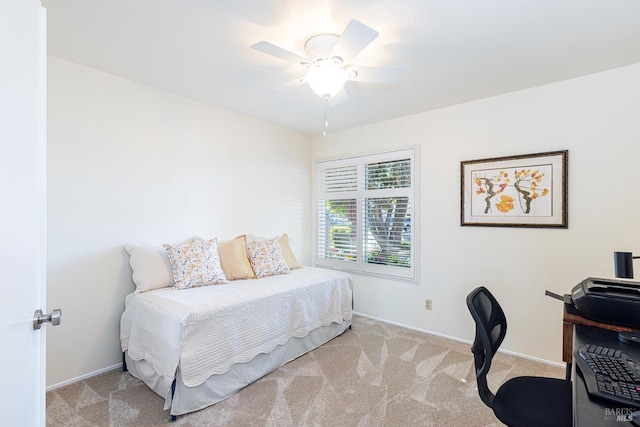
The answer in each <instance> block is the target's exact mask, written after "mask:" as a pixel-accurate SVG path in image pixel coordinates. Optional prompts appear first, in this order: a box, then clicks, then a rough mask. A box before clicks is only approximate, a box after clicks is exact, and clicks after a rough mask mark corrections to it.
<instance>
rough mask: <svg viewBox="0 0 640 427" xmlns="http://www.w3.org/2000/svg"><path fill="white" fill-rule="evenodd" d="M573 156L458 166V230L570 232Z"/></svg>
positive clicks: (559, 153) (549, 155) (556, 153)
mask: <svg viewBox="0 0 640 427" xmlns="http://www.w3.org/2000/svg"><path fill="white" fill-rule="evenodd" d="M568 156H569V151H568V150H564V151H550V152H547V153H536V154H525V155H519V156H509V157H494V158H488V159H479V160H466V161H462V162H460V225H463V226H464V225H471V226H485V227H540V228H567V227H568V225H567V224H568V210H567V188H568V185H567V167H568V164H569V162H568Z"/></svg>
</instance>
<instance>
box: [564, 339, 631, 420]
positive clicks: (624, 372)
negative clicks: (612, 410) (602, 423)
mask: <svg viewBox="0 0 640 427" xmlns="http://www.w3.org/2000/svg"><path fill="white" fill-rule="evenodd" d="M574 360H575V362H576V365H577V366H578V368H579V369H580V372H582V376H583V377H584V380H585V383H586V385H587V391H588V393H589V395H591V396H596V397H599V398H602V399H606V400H609V401H611V402H615V403H618V404H621V405H628V406H633V407H636V408H640V366H638V363H637V362H636V361H634V360H633V359H632V358H630V357H629V356H627V355H626V354H625V353H624V352H622V351H621V350H617V349H611V348H607V347H601V346H596V345H591V344H587V345H584V346H582V347H581V348H580V349H578V350H576V351H575V352H574Z"/></svg>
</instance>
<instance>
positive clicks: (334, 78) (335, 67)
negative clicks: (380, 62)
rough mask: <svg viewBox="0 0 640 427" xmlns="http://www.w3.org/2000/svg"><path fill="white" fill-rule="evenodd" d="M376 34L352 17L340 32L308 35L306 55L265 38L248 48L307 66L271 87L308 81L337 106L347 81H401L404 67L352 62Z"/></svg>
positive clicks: (344, 93) (277, 87) (396, 82)
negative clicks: (293, 77) (298, 73)
mask: <svg viewBox="0 0 640 427" xmlns="http://www.w3.org/2000/svg"><path fill="white" fill-rule="evenodd" d="M376 37H378V32H377V31H376V30H374V29H373V28H370V27H368V26H366V25H364V24H363V23H361V22H358V21H356V20H351V21H349V23H348V24H347V26H346V27H345V29H344V31H343V32H342V34H340V35H337V34H318V35H315V36H313V37H311V38H309V39H308V40H307V41H306V42H305V44H304V51H305V54H306V58H305V57H303V56H300V55H298V54H296V53H293V52H290V51H288V50H286V49H283V48H281V47H279V46H276V45H274V44H272V43H269V42H266V41H261V42H258V43H256V44H254V45H252V46H251V47H252V48H253V49H255V50H258V51H260V52H263V53H266V54H267V55H271V56H275V57H276V58H280V59H282V60H285V61H287V62H292V63H297V64H300V65H301V66H302V67H304V68H306V69H307V72H306V74H305V75H304V76H302V77H299V78H297V79H295V80H293V81H290V82H287V83H284V84H280V85H277V86H274V87H272V88H271V90H278V89H282V88H286V87H293V86H299V85H302V84H305V83H309V86H311V89H313V91H314V92H315V93H316V94H318V95H319V96H321V97H322V98H323V99H325V101H327V102H326V104H328V103H329V100H330V99H331V104H332V105H336V104H339V103H342V102H345V101H346V100H347V99H348V95H347V94H346V92H345V90H344V84H345V82H346V81H354V82H365V83H378V84H387V85H396V84H399V83H400V81H401V80H402V77H403V76H404V73H405V71H406V68H405V67H392V66H389V67H361V66H357V65H353V64H352V63H351V61H352V60H353V58H355V57H356V55H358V54H359V53H360V52H362V51H363V50H364V49H365V48H366V47H367V46H368V45H369V44H370V43H371V42H372V41H373V40H375V39H376ZM325 116H326V109H325ZM325 129H326V117H325Z"/></svg>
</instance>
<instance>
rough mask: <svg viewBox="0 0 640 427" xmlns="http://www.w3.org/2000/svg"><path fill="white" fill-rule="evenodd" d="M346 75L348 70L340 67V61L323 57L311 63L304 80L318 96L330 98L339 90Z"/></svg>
mask: <svg viewBox="0 0 640 427" xmlns="http://www.w3.org/2000/svg"><path fill="white" fill-rule="evenodd" d="M348 77H349V75H348V72H347V71H346V70H344V69H343V68H342V61H340V60H336V59H333V58H332V59H329V58H324V59H319V60H316V61H314V62H313V64H311V68H310V69H309V71H308V72H307V76H306V80H307V82H308V83H309V86H311V89H312V90H313V91H314V92H315V93H316V94H317V95H318V96H320V97H322V98H331V97H332V96H334V95H335V94H336V93H338V92H340V90H341V89H342V87H343V86H344V84H345V82H346V81H347V78H348Z"/></svg>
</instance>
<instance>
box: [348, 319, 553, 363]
mask: <svg viewBox="0 0 640 427" xmlns="http://www.w3.org/2000/svg"><path fill="white" fill-rule="evenodd" d="M353 314H357V315H358V316H362V317H368V318H369V319H373V320H377V321H378V322H382V323H388V324H390V325H395V326H399V327H401V328H405V329H411V330H412V331H416V332H421V333H423V334H429V335H435V336H437V337H442V338H446V339H449V340H452V341H457V342H461V343H465V344H469V345H471V344H472V341H469V340H463V339H462V338H458V337H452V336H449V335H444V334H441V333H438V332H433V331H428V330H426V329H420V328H416V327H414V326H409V325H404V324H402V323H398V322H392V321H390V320H386V319H381V318H379V317H375V316H369V315H368V314H363V313H358V312H357V311H354V312H353ZM498 351H499V352H500V353H504V354H509V355H511V356H517V357H522V358H523V359H528V360H533V361H534V362H540V363H544V364H546V365H551V366H557V367H559V368H564V367H565V364H564V363H559V362H552V361H550V360H546V359H540V358H539V357H533V356H529V355H528V354H522V353H516V352H515V351H510V350H503V349H498Z"/></svg>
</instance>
